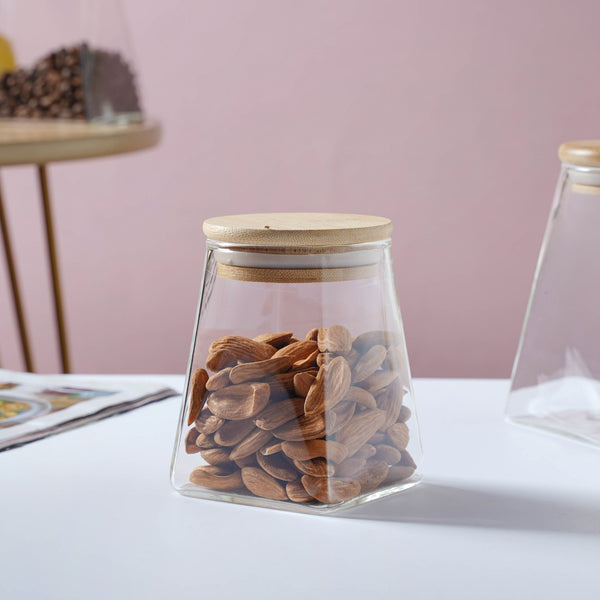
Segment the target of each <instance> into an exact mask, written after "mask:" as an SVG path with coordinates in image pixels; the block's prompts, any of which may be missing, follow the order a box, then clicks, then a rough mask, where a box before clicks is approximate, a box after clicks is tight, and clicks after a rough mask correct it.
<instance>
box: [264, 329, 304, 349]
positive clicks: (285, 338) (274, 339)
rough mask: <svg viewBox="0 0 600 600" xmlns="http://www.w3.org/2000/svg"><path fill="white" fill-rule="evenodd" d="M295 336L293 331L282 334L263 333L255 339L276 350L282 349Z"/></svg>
mask: <svg viewBox="0 0 600 600" xmlns="http://www.w3.org/2000/svg"><path fill="white" fill-rule="evenodd" d="M293 335H294V334H293V333H292V332H291V331H284V332H282V333H261V334H260V335H257V336H256V337H255V338H254V341H255V342H262V343H263V344H269V345H270V346H274V347H275V348H281V347H282V346H285V345H286V344H287V343H288V342H289V341H290V339H291V337H292V336H293Z"/></svg>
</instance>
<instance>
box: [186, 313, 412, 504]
mask: <svg viewBox="0 0 600 600" xmlns="http://www.w3.org/2000/svg"><path fill="white" fill-rule="evenodd" d="M398 343H399V337H398V336H397V335H395V334H393V333H391V332H386V331H370V332H367V333H363V334H361V335H359V336H358V337H356V338H355V339H353V338H352V335H351V334H350V332H349V331H348V329H346V328H345V327H343V326H341V325H333V326H331V327H329V328H320V329H312V330H311V331H309V332H308V334H307V335H306V337H305V339H304V340H298V339H296V338H294V337H293V334H292V333H291V332H285V333H268V334H263V335H259V336H258V337H256V338H254V339H250V338H245V337H241V336H235V335H232V336H226V337H223V338H220V339H218V340H215V341H214V342H213V343H212V344H211V345H210V348H209V356H208V358H207V360H206V369H196V370H195V371H194V372H193V374H192V377H191V381H190V386H189V394H188V405H189V412H188V425H193V427H192V428H191V429H190V430H189V432H188V433H187V436H186V440H185V449H186V452H187V453H188V454H195V453H199V454H200V456H201V457H202V458H203V459H204V462H206V463H208V464H204V465H203V466H199V467H196V468H195V469H194V470H193V471H192V473H191V474H190V481H191V482H192V483H193V484H196V485H198V486H202V487H205V488H210V489H213V490H218V491H227V492H235V491H237V492H246V493H248V492H250V493H251V494H254V495H255V496H259V497H262V498H270V499H274V500H291V501H292V502H311V503H324V504H335V503H339V502H343V501H346V500H350V499H351V498H354V497H356V496H358V495H359V494H362V493H366V492H370V491H372V490H374V489H375V488H377V487H379V486H382V485H388V484H390V483H393V482H397V481H401V480H403V479H406V478H407V477H410V476H411V475H412V474H413V472H414V470H415V468H416V465H415V463H414V461H413V459H412V457H411V456H410V454H409V453H408V451H407V450H406V447H407V445H408V441H409V430H408V427H407V425H406V421H407V420H408V419H409V418H410V414H411V413H410V410H409V409H408V407H406V406H403V404H402V398H403V396H404V394H405V393H406V391H407V390H406V388H405V387H404V386H403V384H402V382H401V380H400V374H399V367H400V359H399V355H398V352H397V350H396V348H395V346H396V345H397V344H398ZM209 372H210V373H212V374H211V375H209Z"/></svg>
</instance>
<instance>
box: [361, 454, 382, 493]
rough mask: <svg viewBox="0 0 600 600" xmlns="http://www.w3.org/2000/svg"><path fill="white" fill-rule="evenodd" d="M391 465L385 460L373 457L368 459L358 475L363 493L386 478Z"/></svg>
mask: <svg viewBox="0 0 600 600" xmlns="http://www.w3.org/2000/svg"><path fill="white" fill-rule="evenodd" d="M388 472H389V467H388V465H387V463H386V462H385V461H384V460H377V459H376V458H372V459H370V460H368V461H367V464H366V465H365V467H364V469H363V470H362V471H361V472H360V473H359V474H358V475H357V479H358V482H359V483H360V491H361V493H363V494H364V493H365V492H370V491H372V490H374V489H375V488H376V487H377V486H379V485H381V483H382V482H383V481H384V480H385V478H386V477H387V475H388Z"/></svg>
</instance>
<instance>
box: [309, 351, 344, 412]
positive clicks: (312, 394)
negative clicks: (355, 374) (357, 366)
mask: <svg viewBox="0 0 600 600" xmlns="http://www.w3.org/2000/svg"><path fill="white" fill-rule="evenodd" d="M350 379H351V372H350V367H349V366H348V363H347V362H346V360H345V359H344V357H343V356H338V357H337V358H334V359H333V360H332V361H331V362H330V363H329V364H328V365H323V366H322V367H321V368H320V369H319V373H318V374H317V378H316V379H315V381H314V383H313V384H312V385H311V386H310V389H309V390H308V394H307V395H306V401H305V403H304V412H305V413H306V414H307V415H311V414H316V413H320V412H323V411H324V410H326V409H331V408H333V407H334V406H335V405H336V404H337V403H338V402H340V401H341V400H342V399H343V398H344V396H345V395H346V393H347V392H348V389H349V388H350Z"/></svg>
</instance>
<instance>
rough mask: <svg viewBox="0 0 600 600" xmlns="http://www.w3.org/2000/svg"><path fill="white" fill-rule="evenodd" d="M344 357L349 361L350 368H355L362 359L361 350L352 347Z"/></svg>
mask: <svg viewBox="0 0 600 600" xmlns="http://www.w3.org/2000/svg"><path fill="white" fill-rule="evenodd" d="M344 358H345V359H346V360H347V361H348V364H349V365H350V368H351V369H353V368H354V367H355V366H356V363H357V362H358V361H359V359H360V352H359V351H358V350H356V349H355V348H352V350H350V352H348V354H345V355H344Z"/></svg>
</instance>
